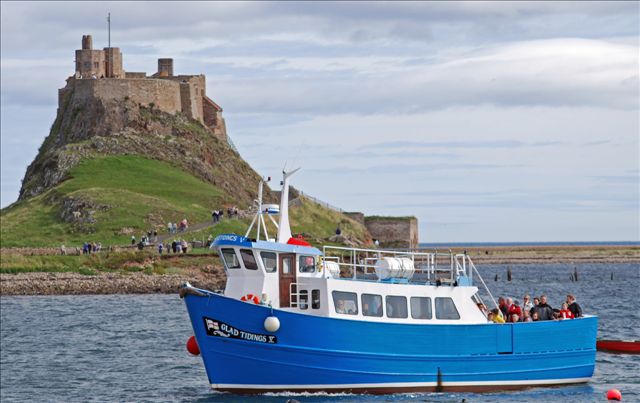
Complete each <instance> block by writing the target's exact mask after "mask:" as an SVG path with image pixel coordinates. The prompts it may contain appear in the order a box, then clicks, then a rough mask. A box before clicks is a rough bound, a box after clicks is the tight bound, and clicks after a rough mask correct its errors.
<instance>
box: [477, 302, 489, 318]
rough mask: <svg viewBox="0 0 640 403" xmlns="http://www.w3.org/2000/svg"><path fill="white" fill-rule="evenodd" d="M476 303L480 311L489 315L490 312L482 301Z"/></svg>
mask: <svg viewBox="0 0 640 403" xmlns="http://www.w3.org/2000/svg"><path fill="white" fill-rule="evenodd" d="M476 305H477V306H478V309H479V310H480V312H482V314H483V315H484V316H487V314H488V312H487V307H486V306H485V304H483V303H482V302H478V303H477V304H476Z"/></svg>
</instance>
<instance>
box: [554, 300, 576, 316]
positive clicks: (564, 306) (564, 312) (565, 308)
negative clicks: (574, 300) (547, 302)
mask: <svg viewBox="0 0 640 403" xmlns="http://www.w3.org/2000/svg"><path fill="white" fill-rule="evenodd" d="M573 318H574V316H573V312H571V311H570V310H569V306H568V305H567V303H566V302H563V303H562V309H561V310H560V313H559V316H558V319H573Z"/></svg>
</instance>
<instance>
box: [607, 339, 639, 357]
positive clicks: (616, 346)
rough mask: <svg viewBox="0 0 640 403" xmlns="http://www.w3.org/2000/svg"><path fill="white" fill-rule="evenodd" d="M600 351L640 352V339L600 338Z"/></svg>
mask: <svg viewBox="0 0 640 403" xmlns="http://www.w3.org/2000/svg"><path fill="white" fill-rule="evenodd" d="M596 349H597V350H598V351H605V352H607V353H621V354H640V340H598V341H597V342H596Z"/></svg>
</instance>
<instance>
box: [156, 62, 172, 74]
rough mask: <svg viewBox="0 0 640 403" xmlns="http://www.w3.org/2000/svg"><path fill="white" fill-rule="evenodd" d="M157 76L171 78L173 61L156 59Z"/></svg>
mask: <svg viewBox="0 0 640 403" xmlns="http://www.w3.org/2000/svg"><path fill="white" fill-rule="evenodd" d="M158 76H159V77H172V76H173V59H158Z"/></svg>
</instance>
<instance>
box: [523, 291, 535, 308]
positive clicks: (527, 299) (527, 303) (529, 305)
mask: <svg viewBox="0 0 640 403" xmlns="http://www.w3.org/2000/svg"><path fill="white" fill-rule="evenodd" d="M522 308H523V310H525V311H527V312H529V311H531V308H533V303H532V302H531V297H530V296H529V294H527V295H525V296H524V300H523V301H522Z"/></svg>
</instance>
